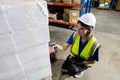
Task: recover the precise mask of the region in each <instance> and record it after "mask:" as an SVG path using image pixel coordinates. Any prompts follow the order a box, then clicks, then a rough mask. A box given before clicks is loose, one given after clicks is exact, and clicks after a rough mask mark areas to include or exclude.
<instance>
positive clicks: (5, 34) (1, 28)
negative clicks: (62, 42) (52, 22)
mask: <svg viewBox="0 0 120 80" xmlns="http://www.w3.org/2000/svg"><path fill="white" fill-rule="evenodd" d="M4 3H5V2H4ZM14 3H15V2H14ZM48 42H49V30H48V10H47V3H46V2H45V1H44V0H42V1H41V0H40V1H39V5H38V4H36V2H25V3H19V4H2V5H0V80H41V79H42V78H44V77H47V76H51V75H52V73H51V65H50V60H49V50H48Z"/></svg>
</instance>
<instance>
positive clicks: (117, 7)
mask: <svg viewBox="0 0 120 80" xmlns="http://www.w3.org/2000/svg"><path fill="white" fill-rule="evenodd" d="M115 10H120V0H118V1H117V4H116V7H115Z"/></svg>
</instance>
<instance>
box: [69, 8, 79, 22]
mask: <svg viewBox="0 0 120 80" xmlns="http://www.w3.org/2000/svg"><path fill="white" fill-rule="evenodd" d="M79 16H80V10H69V22H70V23H74V24H77V18H79Z"/></svg>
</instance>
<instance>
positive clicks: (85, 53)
mask: <svg viewBox="0 0 120 80" xmlns="http://www.w3.org/2000/svg"><path fill="white" fill-rule="evenodd" d="M76 34H77V33H76V32H75V33H74V34H73V39H75V40H73V44H72V46H71V50H70V52H71V53H70V55H76V56H79V57H80V58H82V59H84V60H89V59H90V57H91V56H93V55H94V53H95V51H96V49H97V48H99V44H98V42H97V40H96V38H95V37H92V38H91V39H90V40H89V41H88V42H87V44H86V45H85V47H84V48H83V50H82V51H81V53H80V55H79V45H80V38H81V37H80V36H79V35H77V36H76ZM75 36H76V37H75Z"/></svg>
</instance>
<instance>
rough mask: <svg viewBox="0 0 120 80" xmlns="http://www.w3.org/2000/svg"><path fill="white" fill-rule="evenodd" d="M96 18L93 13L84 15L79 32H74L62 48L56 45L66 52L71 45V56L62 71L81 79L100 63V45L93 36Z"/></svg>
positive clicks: (79, 22) (79, 23)
mask: <svg viewBox="0 0 120 80" xmlns="http://www.w3.org/2000/svg"><path fill="white" fill-rule="evenodd" d="M95 24H96V18H95V16H94V15H93V14H92V13H86V14H83V15H82V16H81V17H80V18H78V23H77V30H76V32H73V33H72V34H71V36H70V37H69V39H68V40H67V42H66V43H65V44H64V45H63V46H61V45H58V44H56V47H57V48H58V49H60V50H66V49H67V48H68V47H69V46H70V45H71V49H70V54H69V56H68V57H67V59H66V60H65V62H64V63H63V65H62V69H61V71H62V72H64V73H68V74H71V75H73V76H74V77H76V78H77V77H81V76H82V74H83V72H84V71H85V70H86V69H87V68H89V67H91V66H92V64H94V63H95V62H96V61H98V53H99V48H100V45H99V43H98V41H97V40H96V38H95V37H94V36H93V29H94V28H95Z"/></svg>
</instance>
